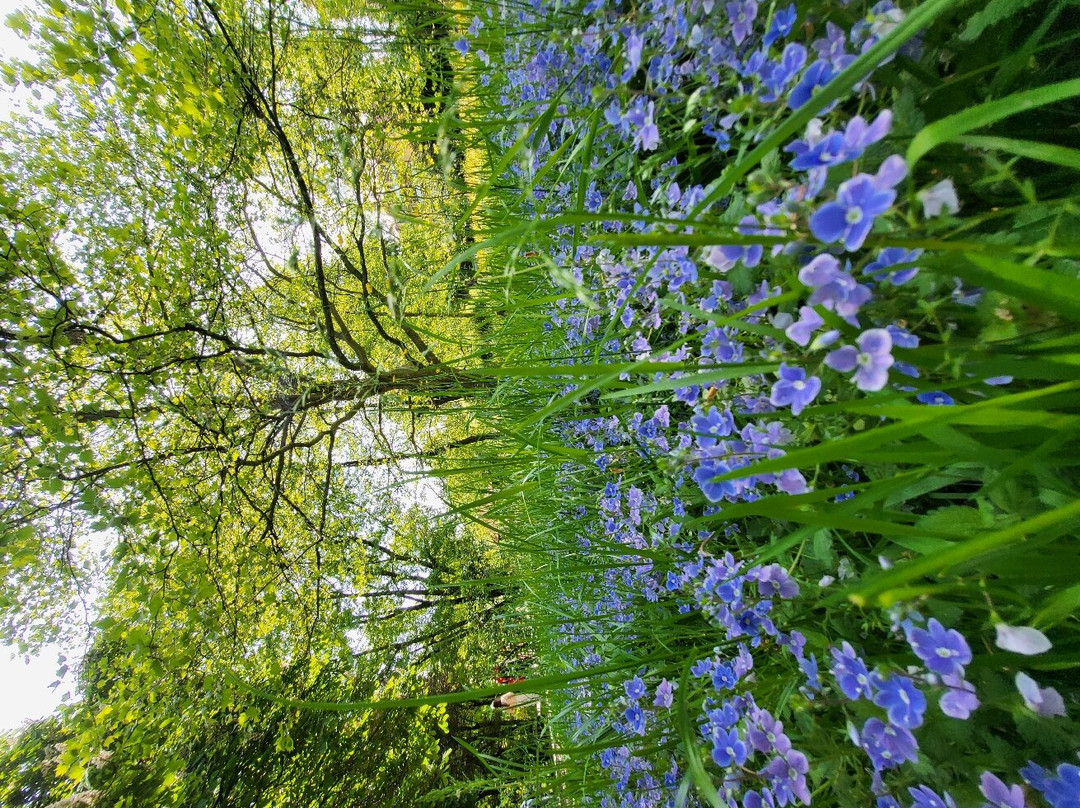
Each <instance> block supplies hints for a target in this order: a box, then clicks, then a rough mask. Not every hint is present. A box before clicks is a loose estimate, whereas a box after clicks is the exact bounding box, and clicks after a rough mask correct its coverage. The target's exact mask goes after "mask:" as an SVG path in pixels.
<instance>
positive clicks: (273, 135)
mask: <svg viewBox="0 0 1080 808" xmlns="http://www.w3.org/2000/svg"><path fill="white" fill-rule="evenodd" d="M13 24H14V25H15V26H16V27H20V28H22V29H23V30H24V32H26V33H27V34H29V33H30V32H34V33H35V35H36V36H37V37H38V38H39V39H40V44H41V46H42V51H41V52H42V57H41V59H40V60H38V61H37V62H36V63H27V64H19V65H13V66H9V67H7V68H5V74H6V76H7V78H8V80H9V81H11V82H17V83H22V84H25V85H27V86H29V87H31V88H33V90H34V92H35V93H37V94H38V95H39V96H40V99H39V103H38V104H37V108H36V111H35V112H34V114H31V115H28V116H24V117H20V118H16V119H14V120H13V121H11V122H7V123H3V124H0V143H2V144H3V146H0V278H2V279H3V283H4V289H5V292H6V294H5V295H4V296H3V298H2V299H0V433H2V434H3V441H2V446H3V448H2V449H0V531H2V533H3V535H4V537H5V541H4V543H3V546H2V547H0V563H2V564H3V566H2V567H0V568H2V569H3V574H4V576H5V581H6V583H7V584H8V586H6V587H5V589H4V594H3V595H2V596H0V598H2V600H0V604H2V605H3V607H4V608H3V620H4V630H5V633H6V635H7V636H9V637H12V638H16V639H19V640H21V641H22V642H24V643H26V644H28V645H31V644H33V643H34V642H36V641H38V640H40V639H41V638H42V637H44V636H45V635H47V634H48V633H50V632H54V631H56V630H58V628H60V627H62V626H63V625H64V622H65V620H66V616H65V615H66V614H67V612H68V611H69V609H70V606H71V604H72V603H73V602H75V601H77V600H78V599H79V598H80V597H83V596H84V590H85V587H86V586H87V583H88V577H89V576H90V572H91V571H90V570H89V569H88V568H87V565H86V562H85V558H86V552H85V549H84V550H80V548H79V545H80V544H81V543H83V542H84V539H85V537H86V536H88V535H94V534H97V535H100V536H104V537H107V542H106V543H108V544H110V545H111V546H112V549H111V550H110V551H109V552H108V557H107V559H106V564H105V569H104V571H103V573H102V574H103V575H104V578H103V580H104V583H102V584H100V585H99V591H100V596H99V599H98V602H97V604H96V605H95V606H94V608H90V607H89V606H88V607H87V608H86V610H85V611H86V613H87V614H91V613H96V615H97V616H96V619H95V623H94V631H95V634H94V646H93V649H92V652H91V654H90V655H89V657H88V658H87V660H86V661H85V662H84V668H85V670H84V699H83V701H82V702H81V704H80V705H79V706H78V707H77V708H76V709H74V710H72V711H71V713H70V714H69V716H68V721H69V723H70V726H71V727H72V728H74V730H77V733H76V734H75V735H74V737H73V740H72V742H71V743H69V744H68V745H67V746H66V747H65V750H64V752H63V753H62V754H61V756H60V758H59V759H58V763H57V771H58V772H60V773H61V774H63V775H65V776H67V777H68V778H69V779H70V780H72V781H79V782H82V783H83V785H84V786H87V785H89V786H92V787H93V788H94V789H98V790H101V791H102V793H104V794H107V795H108V799H109V800H112V802H110V803H109V804H117V805H121V804H130V805H141V804H158V803H161V802H170V801H182V802H183V804H206V805H210V804H220V805H229V804H237V805H239V804H243V805H249V804H255V803H258V804H282V805H296V804H306V803H315V802H318V803H319V804H341V805H349V804H369V805H375V804H379V803H378V802H377V801H376V800H375V799H374V797H372V796H371V795H368V796H358V795H360V792H359V791H358V789H360V788H361V785H362V786H363V788H371V789H376V790H377V789H378V788H380V786H379V784H380V783H381V784H383V785H384V786H386V785H387V784H389V783H394V784H395V786H396V787H395V788H393V789H391V788H389V786H387V787H386V788H385V789H384V790H385V793H386V794H387V795H389V796H387V797H386V802H385V804H405V798H406V795H408V794H410V793H411V794H415V793H419V792H422V791H424V790H425V789H430V788H433V787H434V785H435V784H436V783H437V782H439V781H440V778H443V777H444V776H446V774H447V773H448V772H449V771H450V769H452V768H453V765H451V762H450V761H451V760H452V759H456V758H453V756H452V755H451V754H450V749H451V746H450V745H447V738H446V737H444V736H446V732H445V731H440V730H439V726H440V722H443V723H445V716H446V712H445V710H443V711H438V710H436V711H434V712H429V713H427V714H424V713H418V712H415V711H414V712H411V713H409V714H408V716H409V717H408V718H404V717H402V715H403V714H402V715H399V714H398V713H393V712H391V713H385V714H379V715H375V714H370V715H364V716H361V717H358V716H356V715H354V714H341V715H339V716H335V718H334V720H332V721H331V720H328V719H327V718H326V717H325V716H323V717H320V716H319V715H307V714H304V713H302V712H300V713H298V712H296V711H295V710H292V709H289V708H286V707H282V706H280V704H284V703H285V702H286V700H287V699H318V700H325V701H334V700H343V699H344V700H355V699H358V698H373V697H376V696H378V697H380V698H387V697H396V696H397V695H415V694H416V693H426V692H440V689H447V688H451V687H455V686H460V685H461V683H464V682H470V681H474V682H475V681H478V680H479V679H480V678H482V677H483V675H484V672H483V668H484V666H485V664H486V662H485V661H484V660H486V659H488V658H489V654H490V648H491V647H492V646H493V645H497V632H496V631H495V630H494V629H493V628H492V627H493V626H495V625H496V620H497V618H498V615H499V612H500V609H501V606H502V603H503V602H504V600H505V598H506V594H507V593H506V592H505V591H504V590H503V588H502V585H501V584H499V583H498V582H497V581H498V579H499V577H500V574H499V572H498V560H497V558H496V557H495V556H494V554H493V552H492V550H491V548H490V546H489V545H488V544H486V543H485V541H484V540H483V539H482V538H480V537H478V535H477V534H474V533H469V532H468V531H464V530H462V529H460V528H456V527H454V526H453V525H452V524H450V523H445V524H444V523H434V522H432V521H431V517H430V515H429V513H428V512H427V511H425V510H423V509H419V508H417V507H410V506H409V505H408V502H407V500H408V497H403V495H402V494H401V489H402V488H403V485H402V482H401V474H400V470H401V468H402V465H401V464H402V463H406V464H409V463H411V464H414V465H415V464H416V463H420V462H430V461H431V460H432V459H434V458H436V457H438V456H439V455H441V454H443V453H446V452H451V453H453V452H460V451H468V447H469V446H471V445H472V444H475V443H478V442H480V441H488V440H493V439H495V438H496V437H497V433H496V432H493V431H492V430H491V429H490V428H483V427H478V426H474V424H475V423H476V420H475V418H474V416H473V415H472V411H471V408H467V407H465V406H463V405H465V404H466V403H468V402H469V400H470V399H473V398H475V397H478V396H483V395H484V394H485V393H486V391H487V390H488V389H489V387H490V383H491V382H490V380H491V378H492V377H491V375H490V373H489V372H488V370H489V369H488V368H485V367H484V361H485V360H484V359H482V358H481V355H480V354H479V353H478V352H477V351H476V350H474V349H475V346H476V345H477V344H478V343H479V342H480V341H481V340H480V335H479V334H478V333H477V331H476V325H475V322H474V318H472V317H471V316H470V315H469V313H468V312H467V311H465V312H463V311H462V310H461V309H460V304H461V295H456V294H454V288H452V287H448V286H446V285H442V286H440V285H439V284H438V283H434V282H433V280H434V278H435V273H436V272H437V271H438V270H440V269H441V268H442V267H444V266H446V265H448V262H450V259H451V258H452V257H453V255H454V254H455V253H457V252H458V251H459V249H460V248H461V247H462V244H463V239H464V238H465V237H464V235H460V231H458V230H456V229H455V228H456V224H455V223H456V222H457V221H458V220H459V218H460V215H459V214H460V202H459V201H458V199H457V197H456V195H455V194H456V192H455V190H454V189H453V188H451V187H450V186H449V185H448V184H447V182H446V181H445V178H444V176H443V173H442V172H441V171H440V170H439V168H438V166H437V165H436V163H435V162H434V161H433V160H432V159H430V157H429V156H425V155H426V154H427V152H426V150H425V148H424V146H423V144H422V143H419V142H418V141H416V140H415V139H413V140H410V139H408V138H407V137H406V134H407V133H408V132H409V131H410V130H411V126H410V124H409V123H408V122H407V121H405V120H403V119H402V115H403V114H404V113H406V112H410V111H411V112H412V113H414V114H423V113H424V110H425V109H427V111H428V113H430V114H435V113H436V112H437V113H438V114H441V112H439V111H438V110H432V109H428V108H427V107H425V97H424V96H422V95H419V93H422V92H424V87H425V85H424V84H422V83H417V82H414V81H410V80H407V79H406V78H403V76H406V75H407V68H408V67H409V66H410V64H412V62H411V61H410V60H415V55H413V56H410V55H409V54H410V53H413V52H412V51H409V50H408V49H404V50H400V49H399V50H398V51H395V50H394V49H393V48H391V47H389V45H388V43H390V42H392V41H393V39H394V36H395V32H396V30H397V28H396V23H395V21H394V18H393V17H392V16H391V15H389V14H387V13H386V12H385V11H379V10H376V11H371V10H368V9H364V8H362V7H354V6H351V5H347V4H343V5H340V7H338V6H334V7H333V8H331V7H330V6H329V5H328V6H327V8H325V9H324V13H323V14H321V15H320V14H317V13H316V11H315V10H314V9H313V8H311V7H308V6H304V5H302V4H298V3H287V2H279V0H269V1H268V2H266V3H265V4H246V3H243V2H218V0H191V2H187V3H172V4H159V3H150V2H141V1H140V2H128V0H117V2H115V3H109V4H105V3H102V4H93V5H81V4H80V5H70V6H69V5H67V4H65V3H63V2H62V0H53V2H51V3H50V5H49V7H48V8H46V9H44V10H43V11H42V12H41V13H40V14H38V15H37V16H36V17H33V18H30V17H27V16H18V15H17V16H16V17H15V18H14V19H13ZM414 28H415V26H414ZM421 28H422V26H421ZM432 30H436V31H437V34H438V36H437V37H436V39H437V40H438V41H440V42H441V41H442V40H443V39H444V38H445V26H443V24H442V23H439V25H438V26H436V27H435V28H434V29H432ZM437 46H438V45H437V44H432V45H431V47H437ZM444 46H445V43H444ZM395 54H396V55H395ZM395 60H396V61H395ZM410 88H412V90H411V93H413V94H410V92H406V91H409V90H410ZM428 92H429V95H430V88H428ZM388 97H389V98H394V99H398V101H397V102H395V103H386V102H385V99H386V98H388ZM428 100H430V98H428ZM455 232H458V233H459V235H455ZM429 287H430V288H429ZM395 470H397V473H395ZM59 593H66V598H61V597H58V595H59ZM232 675H236V676H239V677H240V678H241V679H242V680H245V681H248V682H250V683H253V684H258V685H259V686H260V687H261V688H262V689H263V690H264V691H265V692H266V693H267V694H269V696H261V697H256V696H253V695H251V694H250V693H246V691H243V690H242V689H239V690H238V689H237V687H236V686H235V685H234V684H230V681H231V680H230V679H229V678H228V677H229V676H232ZM268 699H269V700H268ZM275 699H278V701H275ZM275 705H278V706H275ZM468 724H469V721H465V724H464V725H468ZM464 725H463V726H464ZM391 747H394V748H396V749H398V752H396V753H395V755H397V756H396V757H395V756H394V755H390V754H389V753H387V752H386V750H387V749H389V748H391ZM372 748H381V749H383V751H384V758H385V759H384V760H382V761H381V762H377V761H373V760H369V759H368V758H366V757H365V758H364V759H363V761H361V760H360V757H358V756H361V757H362V756H364V755H368V756H369V757H370V749H372ZM364 750H368V751H367V752H365V751H364ZM102 751H108V752H110V753H111V754H112V756H111V757H110V759H109V761H108V762H107V763H106V764H105V765H104V766H103V767H101V768H100V770H93V771H91V770H89V769H88V768H87V761H88V760H89V759H90V758H91V757H93V756H95V755H97V754H98V753H100V752H102ZM458 752H460V750H458ZM455 754H456V753H455ZM361 762H362V763H363V766H361ZM454 765H456V764H454ZM349 767H352V768H351V770H352V771H361V770H362V777H361V785H355V784H353V785H351V786H347V785H346V780H347V777H346V774H345V772H346V771H347V770H348V769H349ZM365 767H366V768H365ZM458 768H459V769H460V768H461V767H460V766H459V767H458ZM314 771H319V772H321V773H322V774H321V775H320V776H319V777H314V776H313V775H312V772H314ZM196 773H198V774H196ZM210 773H212V775H211V774H210ZM320 784H321V787H322V788H323V791H322V792H321V793H322V794H323V795H324V796H325V799H323V798H319V799H316V797H315V795H316V794H317V793H320V792H318V788H319V787H320ZM394 795H397V796H394ZM391 797H392V798H393V799H398V800H399V802H397V803H395V802H393V801H392V799H391ZM399 798H400V799H399ZM358 801H359V802H358Z"/></svg>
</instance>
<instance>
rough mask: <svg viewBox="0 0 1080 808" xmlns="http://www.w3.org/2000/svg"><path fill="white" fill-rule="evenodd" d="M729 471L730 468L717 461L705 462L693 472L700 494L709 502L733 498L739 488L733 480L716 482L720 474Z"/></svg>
mask: <svg viewBox="0 0 1080 808" xmlns="http://www.w3.org/2000/svg"><path fill="white" fill-rule="evenodd" d="M729 471H731V467H730V466H728V465H727V464H725V463H722V462H720V461H719V460H706V461H703V462H702V463H701V465H699V466H698V467H697V470H696V471H695V472H694V482H696V483H697V484H698V486H699V487H700V488H701V493H703V494H704V495H705V499H707V500H709V502H720V501H721V500H723V499H725V498H726V497H733V496H735V495H736V494H737V493H738V491H739V488H738V486H737V485H736V484H735V481H734V480H717V479H715V478H716V477H719V476H720V475H722V474H727V473H728V472H729Z"/></svg>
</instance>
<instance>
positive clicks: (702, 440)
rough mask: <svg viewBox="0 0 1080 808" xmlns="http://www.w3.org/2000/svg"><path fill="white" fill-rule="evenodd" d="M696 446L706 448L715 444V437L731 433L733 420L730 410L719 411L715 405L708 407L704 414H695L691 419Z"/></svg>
mask: <svg viewBox="0 0 1080 808" xmlns="http://www.w3.org/2000/svg"><path fill="white" fill-rule="evenodd" d="M690 423H691V425H692V426H693V429H694V434H695V436H696V438H697V443H698V446H700V447H701V448H702V449H708V448H710V447H713V446H715V445H716V442H717V439H718V438H722V437H726V436H727V435H730V434H731V431H732V429H733V428H734V426H735V421H734V419H733V418H732V417H731V412H730V411H724V412H720V410H718V409H717V408H716V407H709V411H708V412H707V413H706V414H705V415H695V416H694V417H693V418H692V419H691V421H690Z"/></svg>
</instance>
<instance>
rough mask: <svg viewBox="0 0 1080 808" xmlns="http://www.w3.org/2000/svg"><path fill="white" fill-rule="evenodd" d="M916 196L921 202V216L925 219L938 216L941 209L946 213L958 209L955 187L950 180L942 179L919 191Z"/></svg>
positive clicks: (958, 203) (958, 201)
mask: <svg viewBox="0 0 1080 808" xmlns="http://www.w3.org/2000/svg"><path fill="white" fill-rule="evenodd" d="M918 197H919V201H920V202H922V209H923V216H925V217H926V218H927V219H930V218H933V217H934V216H940V215H941V211H942V210H944V211H945V212H946V213H956V212H957V211H958V210H960V200H959V199H957V198H956V188H955V187H954V186H953V182H952V180H942V181H941V182H939V183H938V184H937V185H932V186H930V187H929V188H927V189H926V190H923V191H919V193H918Z"/></svg>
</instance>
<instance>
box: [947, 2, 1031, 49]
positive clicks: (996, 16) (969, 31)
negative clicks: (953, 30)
mask: <svg viewBox="0 0 1080 808" xmlns="http://www.w3.org/2000/svg"><path fill="white" fill-rule="evenodd" d="M1034 2H1035V0H990V2H989V3H987V4H986V5H985V6H983V7H982V8H981V9H980V10H979V11H977V12H976V13H975V14H972V15H971V18H970V19H968V22H967V25H965V26H964V30H963V31H961V32H960V41H961V42H972V41H974V40H975V39H978V38H979V36H980V35H981V34H982V32H983V31H985V30H986V29H987V28H989V27H990V26H991V25H996V24H997V23H999V22H1001V21H1002V20H1007V19H1008V18H1009V17H1011V16H1012V15H1013V14H1016V13H1018V12H1020V11H1023V10H1024V9H1025V8H1027V7H1028V6H1030V5H1032V4H1033V3H1034Z"/></svg>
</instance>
